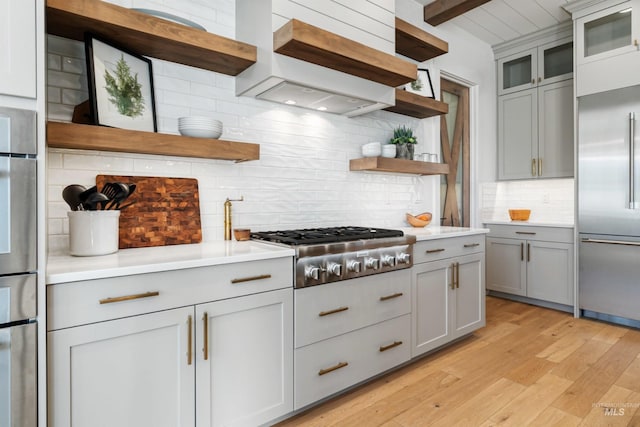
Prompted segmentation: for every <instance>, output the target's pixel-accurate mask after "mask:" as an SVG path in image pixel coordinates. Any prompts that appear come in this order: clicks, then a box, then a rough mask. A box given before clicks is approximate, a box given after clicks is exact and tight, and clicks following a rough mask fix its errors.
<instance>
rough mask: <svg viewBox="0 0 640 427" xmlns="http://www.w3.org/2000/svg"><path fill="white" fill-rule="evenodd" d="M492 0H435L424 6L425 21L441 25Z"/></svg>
mask: <svg viewBox="0 0 640 427" xmlns="http://www.w3.org/2000/svg"><path fill="white" fill-rule="evenodd" d="M489 1H490V0H435V1H434V2H433V3H430V4H428V5H426V6H425V7H424V21H425V22H426V23H428V24H431V25H433V26H436V25H440V24H442V23H443V22H446V21H448V20H450V19H453V18H455V17H456V16H460V15H462V14H463V13H465V12H467V11H469V10H471V9H475V8H476V7H478V6H482V5H483V4H485V3H488V2H489Z"/></svg>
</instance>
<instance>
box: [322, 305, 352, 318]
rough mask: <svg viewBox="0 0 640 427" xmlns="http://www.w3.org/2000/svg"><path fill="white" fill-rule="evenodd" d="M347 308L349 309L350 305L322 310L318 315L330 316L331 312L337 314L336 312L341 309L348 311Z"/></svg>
mask: <svg viewBox="0 0 640 427" xmlns="http://www.w3.org/2000/svg"><path fill="white" fill-rule="evenodd" d="M347 310H349V307H340V308H336V309H333V310H329V311H321V312H320V313H318V316H320V317H323V316H328V315H330V314H336V313H340V312H341V311H347Z"/></svg>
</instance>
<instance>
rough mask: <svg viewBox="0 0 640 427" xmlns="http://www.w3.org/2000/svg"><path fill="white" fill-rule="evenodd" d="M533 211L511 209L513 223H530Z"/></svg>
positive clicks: (510, 214) (510, 216)
mask: <svg viewBox="0 0 640 427" xmlns="http://www.w3.org/2000/svg"><path fill="white" fill-rule="evenodd" d="M529 215H531V209H509V218H511V221H528V220H529Z"/></svg>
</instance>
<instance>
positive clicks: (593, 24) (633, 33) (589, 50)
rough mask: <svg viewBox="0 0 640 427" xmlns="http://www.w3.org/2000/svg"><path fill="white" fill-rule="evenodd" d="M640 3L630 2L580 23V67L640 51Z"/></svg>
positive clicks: (578, 47) (613, 7)
mask: <svg viewBox="0 0 640 427" xmlns="http://www.w3.org/2000/svg"><path fill="white" fill-rule="evenodd" d="M636 4H637V2H635V1H634V2H631V1H627V2H624V3H621V4H618V5H615V6H612V7H609V8H606V9H604V10H601V11H598V12H595V13H592V14H590V15H587V16H584V17H582V18H579V19H578V20H577V21H576V24H577V27H576V30H577V36H578V39H579V40H580V42H579V43H578V45H577V54H578V55H577V60H578V63H587V62H591V61H598V60H601V59H604V58H608V57H611V56H615V55H621V54H625V53H628V52H630V51H634V50H637V49H638V31H640V30H639V29H638V28H637V27H638V25H637V24H636V21H637V20H638V18H637V16H635V15H637V13H639V12H638V10H637V8H634V6H635V5H636Z"/></svg>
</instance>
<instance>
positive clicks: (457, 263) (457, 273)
mask: <svg viewBox="0 0 640 427" xmlns="http://www.w3.org/2000/svg"><path fill="white" fill-rule="evenodd" d="M456 289H460V263H459V262H456Z"/></svg>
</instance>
